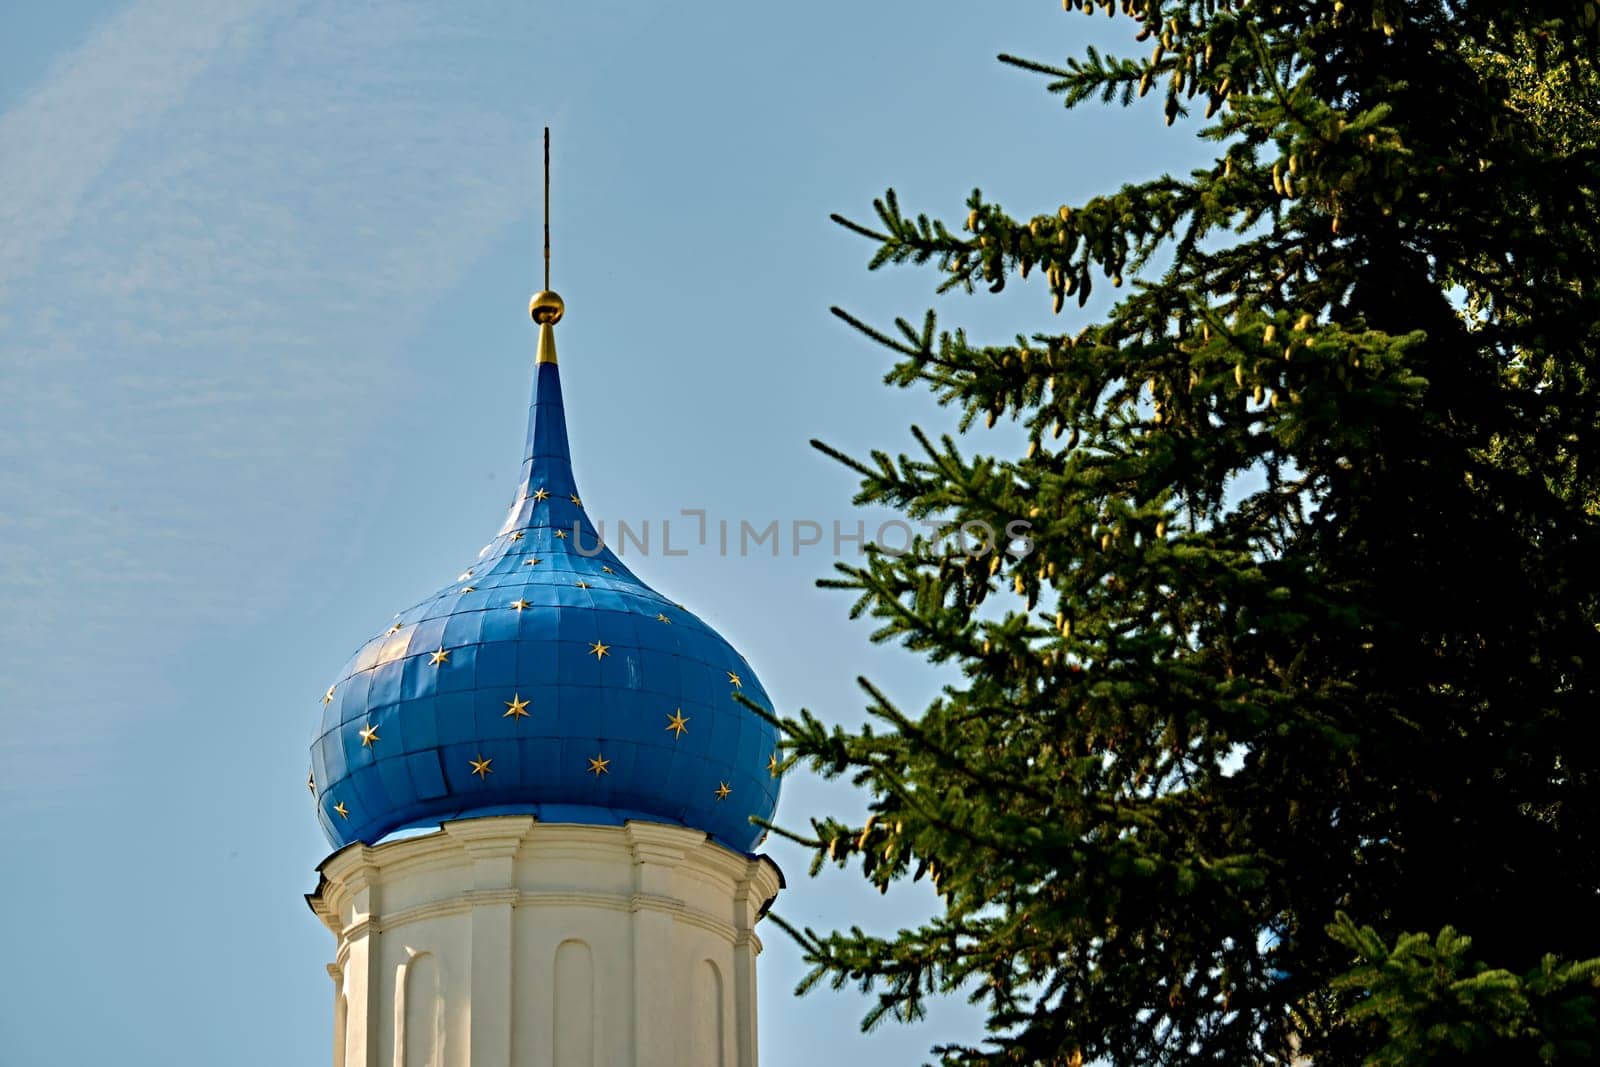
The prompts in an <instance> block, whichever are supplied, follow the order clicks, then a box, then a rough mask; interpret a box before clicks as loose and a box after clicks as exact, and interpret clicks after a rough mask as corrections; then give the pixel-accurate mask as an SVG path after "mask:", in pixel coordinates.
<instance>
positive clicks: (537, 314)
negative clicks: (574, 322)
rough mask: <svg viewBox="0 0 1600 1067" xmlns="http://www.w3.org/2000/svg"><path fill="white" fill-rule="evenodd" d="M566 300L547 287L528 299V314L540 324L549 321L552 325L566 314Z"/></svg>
mask: <svg viewBox="0 0 1600 1067" xmlns="http://www.w3.org/2000/svg"><path fill="white" fill-rule="evenodd" d="M566 311H567V302H566V301H565V300H563V299H561V297H560V296H558V295H556V294H555V293H553V292H551V291H550V290H549V289H546V290H544V291H543V292H540V293H534V294H533V299H532V300H530V301H528V314H529V316H531V317H532V319H533V321H534V322H537V323H538V324H539V325H540V326H543V325H544V324H545V323H549V324H550V325H552V326H554V325H555V324H556V323H558V322H560V321H561V316H562V315H564V314H566Z"/></svg>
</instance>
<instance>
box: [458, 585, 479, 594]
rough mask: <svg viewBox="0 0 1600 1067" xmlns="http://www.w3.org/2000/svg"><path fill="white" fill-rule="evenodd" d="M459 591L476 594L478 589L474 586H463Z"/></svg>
mask: <svg viewBox="0 0 1600 1067" xmlns="http://www.w3.org/2000/svg"><path fill="white" fill-rule="evenodd" d="M461 591H462V592H463V593H476V592H477V591H478V587H477V586H475V585H464V586H462V587H461Z"/></svg>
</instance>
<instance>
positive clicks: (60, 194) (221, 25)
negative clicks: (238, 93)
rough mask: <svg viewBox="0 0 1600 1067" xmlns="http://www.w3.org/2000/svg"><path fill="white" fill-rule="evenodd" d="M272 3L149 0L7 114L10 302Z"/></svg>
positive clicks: (4, 215) (1, 177)
mask: <svg viewBox="0 0 1600 1067" xmlns="http://www.w3.org/2000/svg"><path fill="white" fill-rule="evenodd" d="M267 6H268V5H267V4H266V3H265V2H264V0H239V2H236V3H232V4H205V5H196V4H193V3H189V2H185V0H144V2H141V3H135V4H133V5H132V6H130V7H128V8H127V9H126V10H124V11H122V12H120V13H119V14H117V15H116V16H114V17H113V18H111V19H109V20H107V21H106V22H105V23H103V24H102V25H101V26H100V28H99V29H98V30H97V31H96V32H95V33H94V34H93V36H91V37H90V38H89V40H88V41H86V42H84V44H83V45H82V46H80V47H79V48H77V49H76V50H74V51H73V52H72V53H71V54H70V55H68V56H66V57H65V58H64V59H63V60H62V61H61V62H60V63H59V64H58V65H57V66H56V67H55V69H54V70H52V71H51V73H50V75H49V76H48V78H47V79H46V80H45V82H44V83H43V84H42V85H40V86H39V88H38V89H37V90H36V91H35V92H33V93H32V94H31V95H29V96H28V97H26V98H24V99H23V100H22V101H21V102H20V103H19V104H18V105H17V106H16V107H13V108H12V109H11V110H9V111H8V112H6V113H5V114H4V115H0V190H3V191H4V196H3V197H0V300H3V299H4V297H5V292H6V288H7V283H8V282H10V281H12V280H13V279H15V278H16V277H17V276H18V275H20V274H24V273H26V272H27V271H29V270H30V269H32V268H33V267H34V266H35V265H36V264H37V262H38V257H39V255H40V253H41V252H42V251H43V250H44V249H45V248H47V247H48V246H49V244H50V242H51V241H53V240H55V239H57V238H59V237H60V236H61V235H62V234H63V233H65V232H66V230H67V229H68V228H69V227H70V226H71V225H72V221H73V219H74V218H75V217H76V215H77V212H78V209H79V206H80V205H81V203H82V201H83V197H84V195H85V193H87V191H88V190H89V188H90V186H91V185H92V184H93V183H94V181H95V179H97V178H98V177H100V175H101V174H102V173H103V172H104V171H105V169H106V167H107V166H108V165H109V164H110V163H111V161H112V160H113V159H114V158H115V157H116V154H117V152H118V150H119V149H120V148H121V146H122V145H123V143H124V142H125V141H126V139H127V138H128V137H130V136H132V135H134V134H135V133H137V132H138V131H139V130H141V129H143V128H145V127H147V126H148V125H149V123H150V122H152V121H154V120H155V119H157V118H159V117H160V116H161V114H162V113H163V112H165V111H166V110H167V109H168V108H170V107H172V106H173V105H174V104H176V103H178V102H179V101H180V100H182V99H183V97H184V94H185V93H186V92H187V91H188V90H189V87H190V86H191V85H193V84H194V81H195V79H196V78H198V77H199V76H200V75H201V74H203V73H204V72H205V71H206V70H207V68H209V67H210V66H211V63H212V61H213V60H214V59H215V58H216V56H217V53H218V50H219V49H220V48H221V47H222V46H223V45H224V44H225V43H226V42H227V41H228V40H229V38H230V37H231V36H232V35H233V34H234V33H236V32H237V31H239V30H240V29H241V28H244V27H247V26H248V25H249V24H250V22H251V20H252V19H254V18H256V17H258V16H259V15H260V13H261V12H262V11H263V10H264V9H265V8H266V7H267Z"/></svg>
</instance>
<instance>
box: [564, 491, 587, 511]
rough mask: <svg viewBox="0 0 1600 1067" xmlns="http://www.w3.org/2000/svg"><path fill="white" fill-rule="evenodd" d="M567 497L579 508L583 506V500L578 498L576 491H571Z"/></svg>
mask: <svg viewBox="0 0 1600 1067" xmlns="http://www.w3.org/2000/svg"><path fill="white" fill-rule="evenodd" d="M567 499H568V500H570V501H572V502H573V503H574V504H576V505H578V507H580V508H581V507H583V501H581V500H579V499H578V494H577V493H573V494H572V495H571V496H569V497H568V498H567Z"/></svg>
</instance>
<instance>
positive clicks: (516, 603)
mask: <svg viewBox="0 0 1600 1067" xmlns="http://www.w3.org/2000/svg"><path fill="white" fill-rule="evenodd" d="M511 607H512V608H513V609H515V610H517V611H521V610H522V609H523V608H531V607H533V605H532V604H530V603H528V602H527V601H526V600H513V601H512V602H511Z"/></svg>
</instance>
